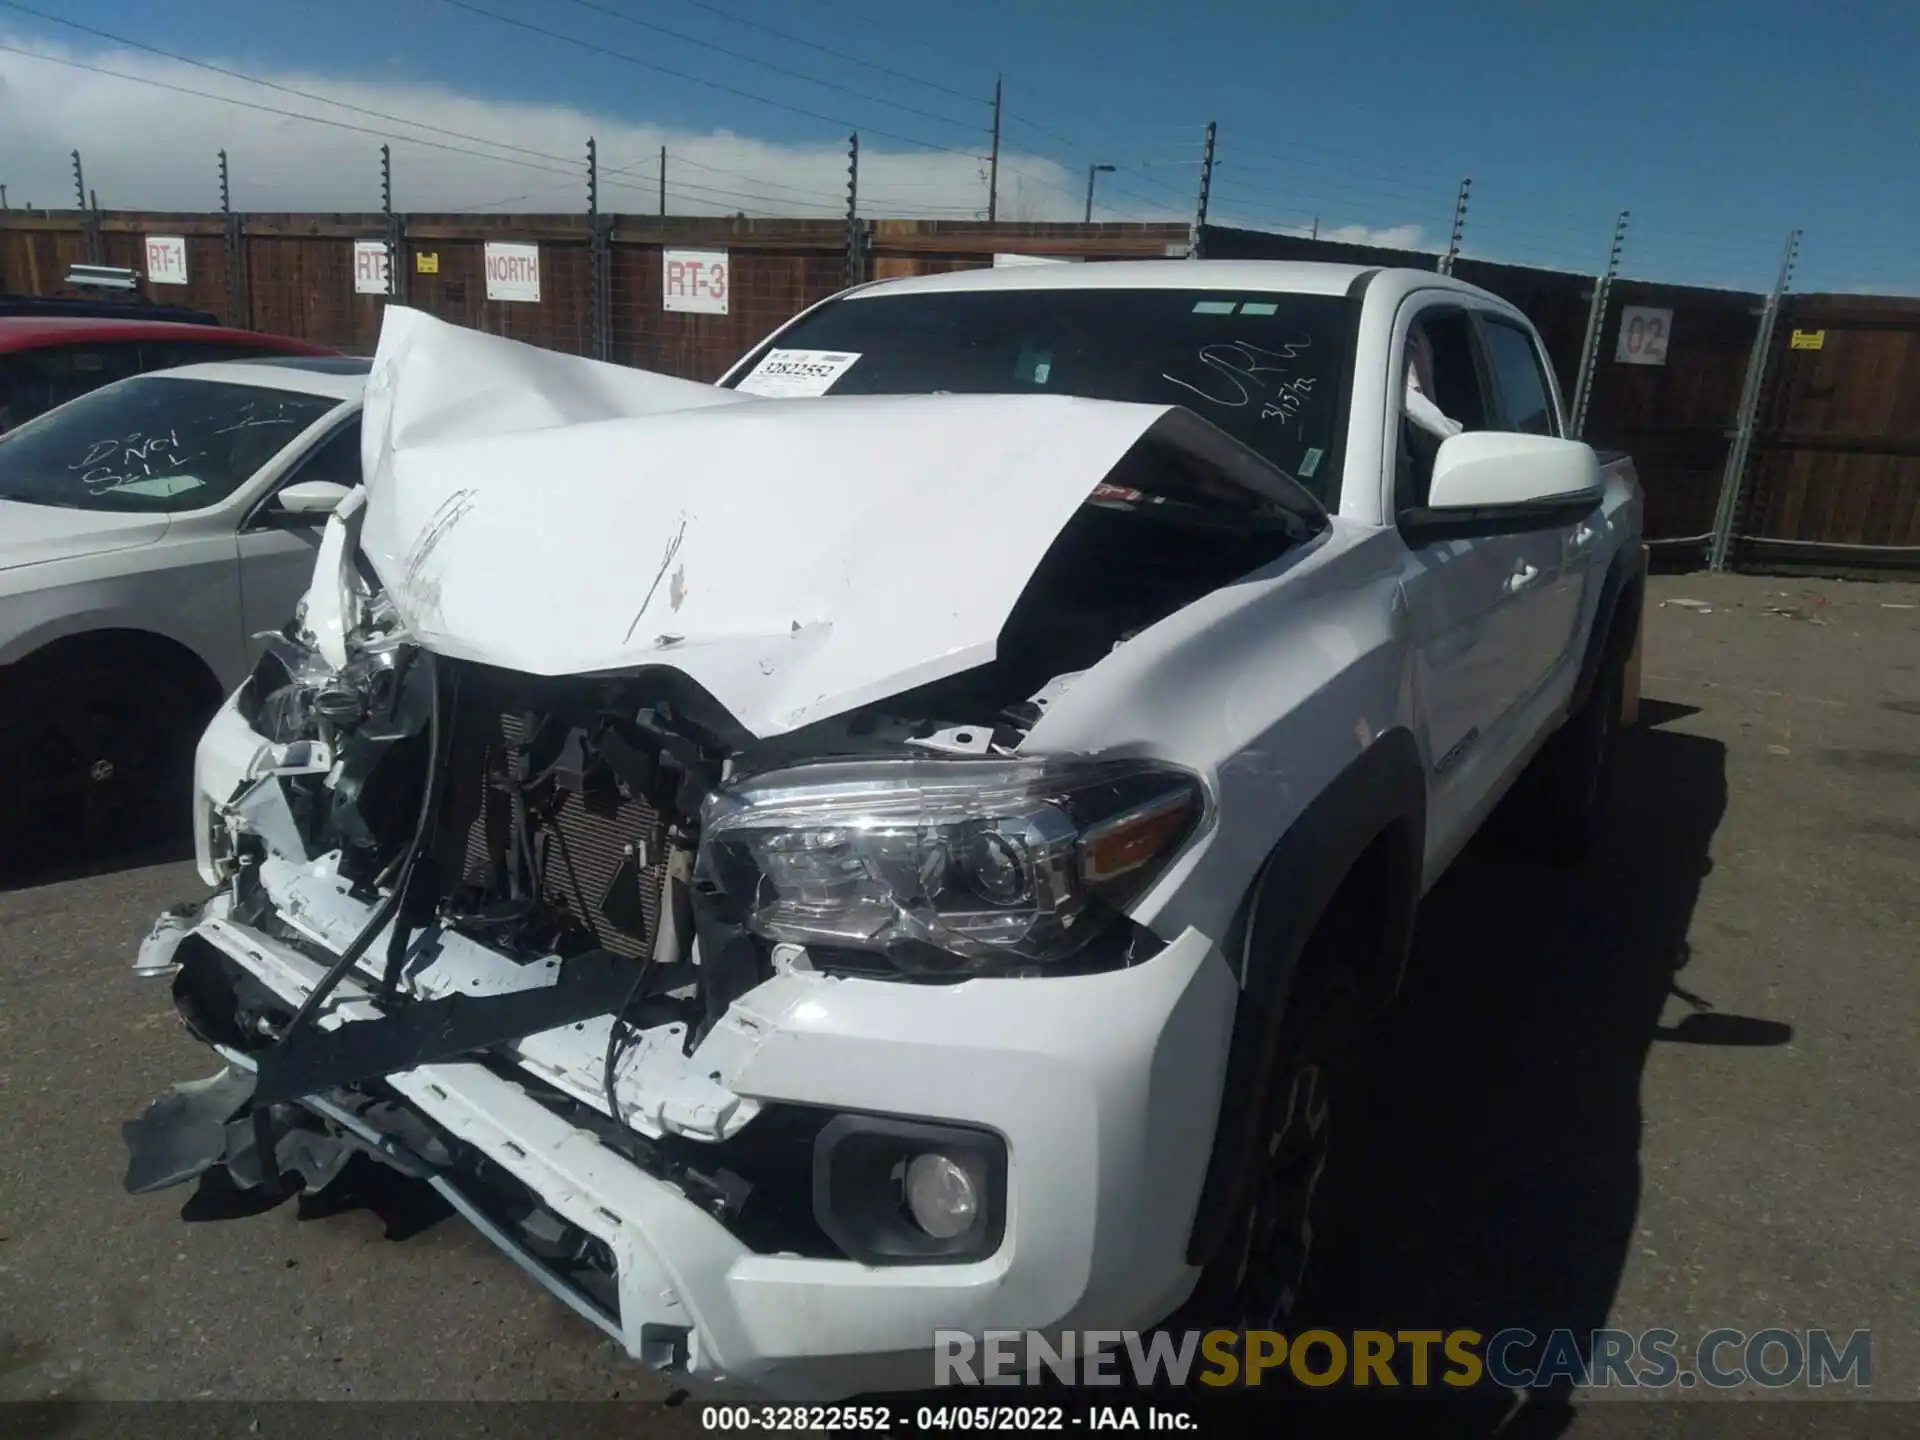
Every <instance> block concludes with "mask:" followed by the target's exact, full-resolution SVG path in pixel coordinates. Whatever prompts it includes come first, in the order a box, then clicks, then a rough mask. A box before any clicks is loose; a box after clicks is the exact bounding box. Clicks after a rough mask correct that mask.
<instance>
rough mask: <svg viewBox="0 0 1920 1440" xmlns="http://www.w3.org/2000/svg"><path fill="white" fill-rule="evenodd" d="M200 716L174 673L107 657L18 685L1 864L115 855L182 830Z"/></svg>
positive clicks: (0, 784) (3, 738) (0, 755)
mask: <svg viewBox="0 0 1920 1440" xmlns="http://www.w3.org/2000/svg"><path fill="white" fill-rule="evenodd" d="M195 718H196V716H195V712H194V709H193V706H192V705H191V703H190V702H189V700H188V697H187V695H186V693H185V692H184V691H183V690H182V689H181V687H180V686H178V685H177V684H175V683H174V682H173V681H172V680H170V679H169V678H168V677H166V676H165V675H163V674H159V673H156V672H155V671H153V670H152V669H151V668H148V667H142V666H128V665H124V664H120V665H116V664H114V663H112V662H111V661H109V660H106V659H93V658H88V659H84V660H78V661H76V662H74V663H73V664H70V665H62V666H60V667H58V668H57V669H55V668H50V669H47V670H44V671H42V672H40V673H39V674H38V675H36V676H34V677H33V678H32V679H31V680H29V681H27V682H26V683H24V684H22V685H20V686H19V687H18V689H17V690H16V691H15V693H13V694H10V695H8V696H7V698H6V710H5V713H4V714H0V796H4V802H0V803H3V804H4V809H0V872H4V873H6V874H9V875H19V874H26V873H33V872H38V871H44V870H46V869H49V868H52V867H57V866H61V865H71V864H76V863H85V862H90V861H98V860H107V859H117V858H120V857H123V856H127V855H131V854H134V853H137V852H139V851H140V850H143V849H146V848H148V847H151V846H153V845H155V844H157V843H158V842H160V841H161V840H163V839H166V838H168V837H170V836H171V835H174V834H176V833H179V832H180V831H182V830H183V829H184V828H185V826H186V823H187V817H188V814H189V813H190V812H189V802H190V800H191V798H192V780H193V750H194V744H195V741H196V739H197V728H196V726H195V725H194V720H195Z"/></svg>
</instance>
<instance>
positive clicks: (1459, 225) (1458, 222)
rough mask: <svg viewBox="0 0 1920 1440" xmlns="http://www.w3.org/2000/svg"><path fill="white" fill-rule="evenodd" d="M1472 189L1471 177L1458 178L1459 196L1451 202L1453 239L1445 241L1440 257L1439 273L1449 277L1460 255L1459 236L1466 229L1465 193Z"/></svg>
mask: <svg viewBox="0 0 1920 1440" xmlns="http://www.w3.org/2000/svg"><path fill="white" fill-rule="evenodd" d="M1472 188H1473V177H1472V176H1471V175H1463V176H1461V177H1460V196H1459V198H1458V199H1457V200H1455V201H1454V202H1453V238H1452V239H1450V240H1449V241H1447V253H1446V254H1445V255H1443V256H1441V257H1440V273H1441V274H1442V275H1451V274H1452V273H1453V262H1454V260H1455V258H1456V257H1457V256H1458V255H1459V254H1460V236H1461V235H1462V234H1463V233H1464V232H1465V230H1466V228H1467V192H1468V191H1469V190H1471V189H1472Z"/></svg>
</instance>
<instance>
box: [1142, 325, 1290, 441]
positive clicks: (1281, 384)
mask: <svg viewBox="0 0 1920 1440" xmlns="http://www.w3.org/2000/svg"><path fill="white" fill-rule="evenodd" d="M1312 344H1313V341H1312V340H1311V338H1309V337H1306V336H1302V337H1301V338H1300V339H1298V340H1289V341H1287V342H1285V343H1284V344H1283V345H1281V346H1280V348H1279V349H1277V350H1269V349H1267V348H1266V347H1265V346H1262V345H1253V344H1249V343H1248V342H1247V341H1245V340H1230V341H1217V342H1215V343H1213V344H1211V345H1202V346H1201V347H1200V351H1199V355H1198V357H1197V358H1198V360H1199V362H1200V364H1201V365H1202V366H1203V367H1204V368H1205V369H1206V371H1207V375H1206V376H1205V377H1201V378H1202V379H1203V384H1199V385H1196V384H1194V383H1193V381H1191V380H1182V379H1181V378H1180V377H1179V376H1178V375H1173V374H1168V373H1164V372H1163V373H1162V374H1161V376H1160V378H1161V379H1162V380H1166V381H1168V382H1169V383H1171V384H1174V385H1178V386H1179V387H1180V388H1181V389H1182V390H1188V391H1191V392H1192V393H1193V394H1195V395H1198V396H1199V397H1200V398H1201V399H1202V400H1205V401H1206V402H1207V403H1208V404H1209V405H1218V406H1221V407H1222V408H1224V409H1229V410H1239V409H1243V408H1244V407H1246V406H1248V405H1252V404H1254V403H1256V401H1257V402H1258V403H1259V405H1260V418H1261V419H1262V420H1273V419H1278V420H1281V421H1283V422H1285V423H1287V424H1292V423H1294V422H1295V421H1296V420H1297V418H1298V416H1299V414H1300V410H1301V408H1302V407H1303V406H1304V405H1305V404H1306V401H1307V398H1308V396H1310V395H1311V394H1312V392H1313V385H1314V381H1313V377H1312V376H1310V375H1299V374H1297V373H1296V371H1297V369H1298V367H1297V366H1296V365H1295V364H1294V363H1293V362H1294V361H1296V360H1298V359H1299V357H1300V355H1301V353H1302V352H1303V351H1305V350H1307V349H1308V348H1309V347H1311V345H1312Z"/></svg>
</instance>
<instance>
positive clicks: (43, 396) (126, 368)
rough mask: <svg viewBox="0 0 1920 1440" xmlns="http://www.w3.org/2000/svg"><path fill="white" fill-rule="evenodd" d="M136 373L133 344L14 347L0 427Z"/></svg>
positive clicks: (136, 352) (137, 364)
mask: <svg viewBox="0 0 1920 1440" xmlns="http://www.w3.org/2000/svg"><path fill="white" fill-rule="evenodd" d="M139 373H140V347H139V346H138V345H50V346H47V347H45V348H43V349H37V350H23V351H20V352H19V353H18V354H16V355H15V356H14V357H13V366H12V372H11V374H10V375H9V376H8V377H7V393H6V395H5V396H4V397H0V403H3V404H4V407H5V412H6V413H5V415H4V417H0V428H5V429H12V428H13V427H14V426H16V425H21V424H24V423H26V422H27V421H28V420H31V419H33V418H34V416H36V415H44V414H45V413H46V412H47V411H49V410H51V409H53V407H54V406H56V405H64V404H66V403H67V401H69V400H72V399H75V398H76V397H78V396H81V395H85V394H86V393H87V392H88V391H89V390H98V389H99V388H100V387H101V386H102V385H109V384H112V383H113V382H114V381H115V380H124V379H126V378H127V376H129V375H137V374H139Z"/></svg>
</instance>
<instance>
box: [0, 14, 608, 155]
mask: <svg viewBox="0 0 1920 1440" xmlns="http://www.w3.org/2000/svg"><path fill="white" fill-rule="evenodd" d="M0 51H5V52H6V53H8V54H10V55H24V56H25V57H26V58H27V59H29V60H41V61H45V62H46V63H47V64H49V65H64V66H66V67H67V68H68V69H71V70H86V71H90V72H91V73H93V74H95V75H108V76H111V77H112V78H113V79H115V80H127V81H130V82H132V83H133V84H135V85H150V86H152V87H153V88H154V89H156V90H170V91H172V92H173V93H174V94H176V95H191V96H193V97H194V98H195V99H198V100H213V101H216V102H218V103H219V104H222V105H238V106H239V107H240V108H241V109H243V110H258V111H261V112H262V113H264V114H267V115H279V116H283V117H285V118H286V119H288V120H304V121H306V122H308V123H309V124H312V125H330V126H332V127H333V128H334V129H336V130H351V131H353V132H354V133H355V134H357V135H372V136H374V137H375V138H377V139H381V140H393V141H397V142H399V143H400V144H403V145H419V146H423V147H425V148H426V149H429V150H445V151H448V152H450V153H452V154H455V155H470V156H472V157H473V158H474V159H476V160H491V161H493V162H494V163H496V164H499V165H519V166H522V167H524V168H526V169H528V170H541V171H545V172H546V173H547V174H550V175H558V174H570V173H572V171H570V170H568V171H562V170H558V169H556V168H555V167H553V166H551V165H539V164H535V163H534V162H533V161H531V160H516V159H514V158H513V157H512V156H511V155H489V154H487V153H486V151H484V150H469V149H466V148H464V147H462V146H459V145H445V144H442V143H441V142H440V141H438V140H422V139H421V138H420V137H419V136H417V135H395V134H392V133H390V132H389V131H385V130H375V129H373V128H372V127H371V126H368V125H354V124H350V123H349V122H347V121H345V120H329V119H327V118H326V117H325V116H323V115H302V114H301V113H300V112H299V111H297V110H283V109H281V108H280V107H279V106H277V105H261V104H259V103H257V102H255V101H252V100H237V99H235V98H234V97H233V96H231V95H215V94H214V93H213V92H211V91H209V90H195V89H194V88H192V87H191V86H189V85H173V84H169V83H168V82H167V81H165V80H155V79H153V78H152V77H150V76H146V75H129V74H127V73H126V72H125V71H124V70H109V69H108V68H107V67H106V66H104V65H89V64H87V63H86V62H85V61H83V60H68V59H65V58H64V57H62V56H59V55H42V54H41V53H40V52H39V51H37V50H27V49H23V48H22V47H20V46H18V45H8V44H4V43H0ZM402 123H410V122H402ZM469 138H471V137H469ZM479 143H480V144H483V145H485V144H491V143H492V142H491V141H485V140H483V141H480V142H479Z"/></svg>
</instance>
